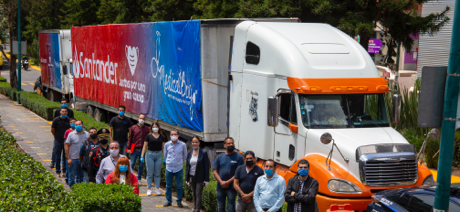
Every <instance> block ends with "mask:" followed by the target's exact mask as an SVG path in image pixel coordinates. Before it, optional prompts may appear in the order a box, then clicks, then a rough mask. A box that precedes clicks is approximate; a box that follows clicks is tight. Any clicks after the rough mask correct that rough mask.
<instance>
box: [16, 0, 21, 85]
mask: <svg viewBox="0 0 460 212" xmlns="http://www.w3.org/2000/svg"><path fill="white" fill-rule="evenodd" d="M17 66H18V91H21V0H18V64H17Z"/></svg>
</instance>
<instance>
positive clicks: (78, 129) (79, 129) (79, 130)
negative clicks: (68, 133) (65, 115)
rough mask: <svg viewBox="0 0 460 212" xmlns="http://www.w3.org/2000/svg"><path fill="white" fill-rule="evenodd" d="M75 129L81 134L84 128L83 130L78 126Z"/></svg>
mask: <svg viewBox="0 0 460 212" xmlns="http://www.w3.org/2000/svg"><path fill="white" fill-rule="evenodd" d="M75 129H76V130H77V132H81V131H82V130H83V128H81V126H76V127H75Z"/></svg>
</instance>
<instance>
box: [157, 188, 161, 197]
mask: <svg viewBox="0 0 460 212" xmlns="http://www.w3.org/2000/svg"><path fill="white" fill-rule="evenodd" d="M160 195H161V191H160V189H159V188H157V196H160Z"/></svg>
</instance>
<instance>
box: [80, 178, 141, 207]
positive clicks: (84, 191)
mask: <svg viewBox="0 0 460 212" xmlns="http://www.w3.org/2000/svg"><path fill="white" fill-rule="evenodd" d="M72 194H73V195H74V196H75V199H78V201H76V202H75V206H76V208H78V209H79V210H81V211H108V212H109V211H141V207H142V204H141V200H142V199H141V198H140V197H139V196H137V195H136V194H135V193H134V191H133V187H132V186H128V185H124V184H121V185H117V184H110V185H106V184H95V183H77V184H75V185H74V186H73V187H72Z"/></svg>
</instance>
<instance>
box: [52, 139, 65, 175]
mask: <svg viewBox="0 0 460 212" xmlns="http://www.w3.org/2000/svg"><path fill="white" fill-rule="evenodd" d="M53 149H55V150H56V154H55V155H54V158H55V159H56V160H55V165H56V173H57V174H60V173H61V164H62V171H63V172H64V173H66V159H65V156H64V153H65V151H64V143H59V142H57V141H54V148H53ZM61 156H62V157H61ZM51 157H52V156H51Z"/></svg>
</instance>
